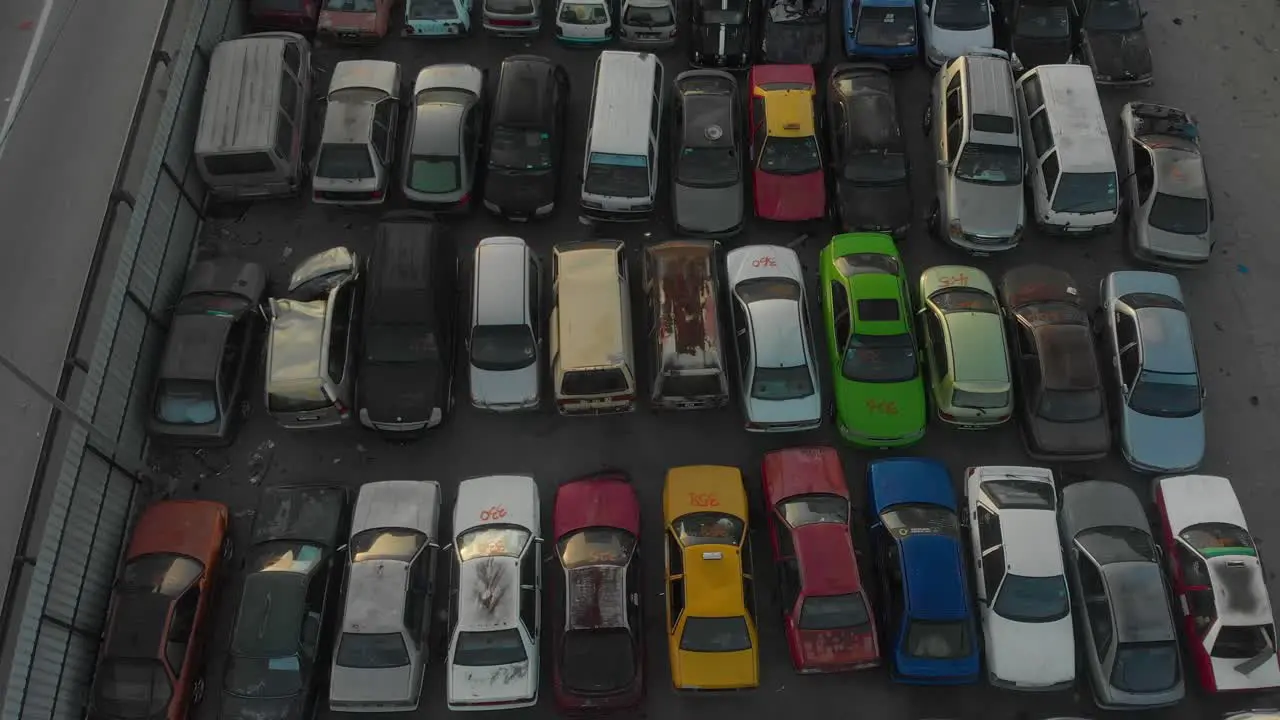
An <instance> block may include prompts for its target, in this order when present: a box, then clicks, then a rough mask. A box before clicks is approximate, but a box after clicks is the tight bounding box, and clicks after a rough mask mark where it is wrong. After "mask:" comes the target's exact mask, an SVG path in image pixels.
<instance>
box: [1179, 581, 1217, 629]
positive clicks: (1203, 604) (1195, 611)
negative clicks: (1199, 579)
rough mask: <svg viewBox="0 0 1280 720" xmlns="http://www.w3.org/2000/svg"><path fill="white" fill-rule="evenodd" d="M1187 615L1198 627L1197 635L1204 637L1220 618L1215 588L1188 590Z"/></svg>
mask: <svg viewBox="0 0 1280 720" xmlns="http://www.w3.org/2000/svg"><path fill="white" fill-rule="evenodd" d="M1186 603H1187V616H1188V617H1190V618H1191V623H1192V624H1193V625H1194V626H1195V628H1196V635H1198V636H1199V637H1200V639H1202V640H1203V639H1204V637H1205V636H1206V635H1208V634H1209V630H1210V629H1211V628H1213V623H1214V621H1216V620H1217V619H1218V606H1217V604H1216V603H1215V602H1214V600H1213V588H1209V587H1206V588H1201V589H1199V590H1188V591H1187V599H1186Z"/></svg>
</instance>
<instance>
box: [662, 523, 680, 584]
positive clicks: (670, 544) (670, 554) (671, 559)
mask: <svg viewBox="0 0 1280 720" xmlns="http://www.w3.org/2000/svg"><path fill="white" fill-rule="evenodd" d="M664 534H665V535H666V536H667V571H668V572H669V573H671V574H672V575H683V574H684V549H683V548H681V547H680V541H679V540H677V539H676V536H675V533H674V531H673V530H671V529H668V530H667V532H666V533H664Z"/></svg>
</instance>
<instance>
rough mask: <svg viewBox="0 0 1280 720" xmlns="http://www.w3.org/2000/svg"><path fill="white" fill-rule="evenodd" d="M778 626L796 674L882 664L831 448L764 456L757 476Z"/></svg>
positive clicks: (844, 491) (841, 476)
mask: <svg viewBox="0 0 1280 720" xmlns="http://www.w3.org/2000/svg"><path fill="white" fill-rule="evenodd" d="M761 481H762V483H763V485H764V497H765V504H766V505H767V506H768V512H767V515H768V518H769V520H768V525H769V538H770V540H771V541H772V543H771V544H772V546H773V561H774V564H775V565H777V567H778V595H779V597H780V598H781V600H782V625H783V630H784V631H785V632H786V636H787V649H788V650H790V652H791V664H792V666H793V667H795V669H796V672H798V673H821V672H842V671H845V670H862V669H865V668H873V667H878V666H879V665H880V642H879V639H878V638H877V636H876V624H875V621H874V620H873V619H872V618H873V617H874V614H873V613H872V610H871V602H870V600H869V599H868V598H867V594H866V591H865V590H864V588H863V584H862V570H861V569H860V568H859V567H858V555H859V553H858V551H857V550H855V549H854V547H853V535H852V533H851V530H850V527H849V519H850V517H851V509H850V504H849V487H848V485H846V484H845V476H844V468H843V467H842V466H841V464H840V455H839V453H837V452H836V451H835V448H829V447H798V448H788V449H786V450H775V451H773V452H769V453H766V454H765V456H764V466H763V469H762V471H761Z"/></svg>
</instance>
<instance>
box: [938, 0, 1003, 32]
mask: <svg viewBox="0 0 1280 720" xmlns="http://www.w3.org/2000/svg"><path fill="white" fill-rule="evenodd" d="M933 24H934V25H935V26H936V27H939V28H941V29H943V30H981V29H982V28H984V27H987V26H988V25H990V24H991V10H990V8H989V6H988V5H987V0H937V4H936V5H934V6H933Z"/></svg>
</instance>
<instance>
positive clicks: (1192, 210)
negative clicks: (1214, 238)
mask: <svg viewBox="0 0 1280 720" xmlns="http://www.w3.org/2000/svg"><path fill="white" fill-rule="evenodd" d="M1147 222H1148V223H1150V225H1151V227H1153V228H1155V229H1157V230H1163V231H1165V232H1170V233H1174V234H1176V235H1203V234H1204V233H1207V232H1209V201H1208V200H1205V199H1204V198H1189V197H1181V196H1178V195H1170V194H1168V193H1162V192H1158V193H1156V199H1155V200H1154V201H1153V202H1152V203H1151V212H1150V213H1149V214H1148V215H1147Z"/></svg>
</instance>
